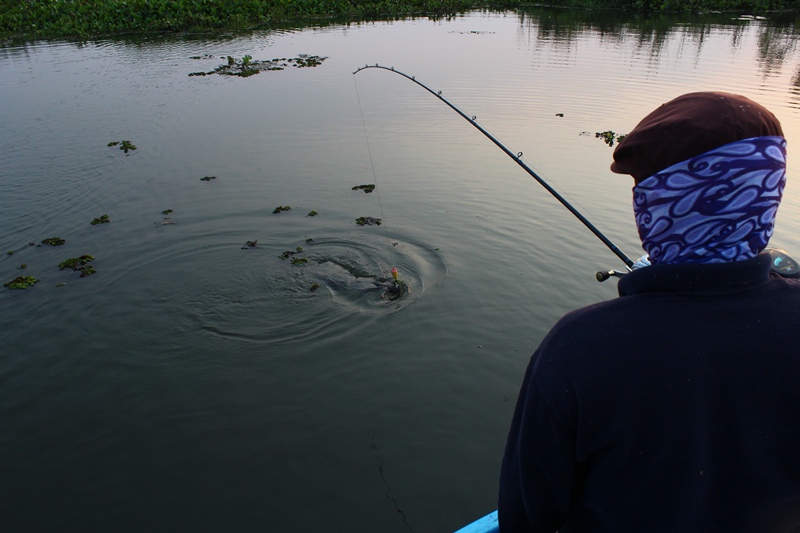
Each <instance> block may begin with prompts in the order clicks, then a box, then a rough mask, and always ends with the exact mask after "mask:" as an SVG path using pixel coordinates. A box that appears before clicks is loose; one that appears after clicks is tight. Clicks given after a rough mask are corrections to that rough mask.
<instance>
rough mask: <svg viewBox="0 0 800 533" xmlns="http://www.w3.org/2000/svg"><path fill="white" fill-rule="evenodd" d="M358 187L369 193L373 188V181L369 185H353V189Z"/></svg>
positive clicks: (355, 189)
mask: <svg viewBox="0 0 800 533" xmlns="http://www.w3.org/2000/svg"><path fill="white" fill-rule="evenodd" d="M359 189H361V190H363V191H364V192H365V193H367V194H369V193H371V192H372V191H374V190H375V184H374V183H370V184H369V185H356V186H355V187H353V190H354V191H357V190H359Z"/></svg>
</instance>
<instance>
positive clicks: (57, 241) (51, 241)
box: [42, 237, 67, 246]
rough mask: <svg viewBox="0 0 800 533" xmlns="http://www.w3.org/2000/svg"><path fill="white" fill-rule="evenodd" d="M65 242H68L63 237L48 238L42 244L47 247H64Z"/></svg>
mask: <svg viewBox="0 0 800 533" xmlns="http://www.w3.org/2000/svg"><path fill="white" fill-rule="evenodd" d="M65 242H67V241H65V240H64V239H62V238H61V237H48V238H46V239H42V244H44V245H46V246H62V245H63V244H64V243H65Z"/></svg>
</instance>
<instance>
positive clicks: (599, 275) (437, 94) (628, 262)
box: [353, 63, 634, 281]
mask: <svg viewBox="0 0 800 533" xmlns="http://www.w3.org/2000/svg"><path fill="white" fill-rule="evenodd" d="M368 68H378V69H383V70H388V71H390V72H394V73H395V74H399V75H400V76H403V77H404V78H406V79H409V80H411V81H413V82H414V83H416V84H417V85H419V86H420V87H422V88H423V89H425V90H426V91H428V92H429V93H431V94H432V95H434V96H435V97H436V98H438V99H439V100H441V101H442V102H444V103H445V104H447V105H448V106H449V107H450V109H452V110H453V111H455V112H456V113H458V114H459V115H461V116H462V117H463V118H464V120H466V121H467V122H469V123H470V124H472V125H473V126H475V127H476V128H477V129H478V131H480V132H481V133H483V134H484V135H486V137H488V138H489V140H491V141H492V142H493V143H494V144H495V145H497V147H498V148H500V149H501V150H502V151H503V152H505V153H506V155H508V157H510V158H511V159H513V160H514V161H516V163H517V164H518V165H519V166H521V167H522V168H523V169H524V170H525V172H527V173H528V174H530V175H531V177H533V179H535V180H536V181H537V182H539V185H541V186H542V187H544V188H545V190H547V192H549V193H550V194H552V195H553V196H554V197H555V199H556V200H558V201H559V202H561V205H563V206H564V207H566V208H567V209H568V210H569V212H570V213H572V214H573V215H575V217H576V218H577V219H578V220H580V221H581V222H583V225H584V226H586V227H587V228H589V230H590V231H591V232H592V233H594V234H595V236H596V237H597V238H598V239H600V240H601V241H602V242H603V244H605V245H606V246H607V247H608V248H609V249H610V250H611V251H612V252H614V254H615V255H616V256H617V257H619V258H620V259H621V260H622V262H623V263H625V266H626V268H627V270H628V271H630V270H631V269H632V268H633V265H634V262H633V260H632V259H631V258H630V257H628V256H627V255H625V254H624V253H623V252H622V250H620V249H619V248H618V247H617V245H616V244H614V243H613V242H611V241H610V240H609V238H608V237H606V236H605V235H603V233H602V232H601V231H600V230H599V229H597V228H596V227H595V225H594V224H592V223H591V222H589V220H588V219H587V218H586V217H584V216H583V215H582V214H581V213H580V212H579V211H578V210H577V209H575V208H574V207H573V206H572V204H570V203H569V202H568V201H567V200H566V199H565V198H564V197H563V196H561V195H560V194H559V193H558V191H556V190H555V189H554V188H553V187H551V186H550V185H549V184H548V183H547V182H546V181H545V180H544V179H542V177H540V176H539V175H538V174H537V173H536V172H534V170H533V169H532V168H531V167H529V166H528V165H527V164H526V163H525V161H523V160H522V152H518V153H514V152H512V151H511V150H509V149H508V148H506V146H505V145H504V144H503V143H501V142H500V141H499V140H497V139H496V138H495V137H494V136H493V135H492V134H491V133H489V132H488V131H486V130H485V129H484V128H483V127H482V126H481V125H480V124H478V123H477V122H476V121H475V119H476V118H477V117H475V116H474V115H473V116H471V117H470V116H468V115H467V114H466V113H464V112H463V111H461V110H460V109H459V108H458V107H456V106H455V105H453V104H452V103H450V101H448V100H447V99H446V98H445V97H444V96H442V91H434V90H433V89H431V88H430V87H428V86H427V85H425V84H424V83H422V82H420V81H418V80H417V79H416V78H415V77H414V76H409V75H408V74H405V73H403V72H400V71H399V70H395V69H394V67H384V66H382V65H379V64H377V63H376V64H374V65H365V66H363V67H360V68H358V69H356V70H355V71H354V72H353V75H354V76H355V75H356V74H358V73H359V72H361V71H362V70H365V69H368ZM623 274H624V273H623V272H617V271H615V270H610V271H608V272H598V273H597V280H598V281H605V280H606V279H608V278H609V277H611V276H620V275H623ZM601 278H602V279H601Z"/></svg>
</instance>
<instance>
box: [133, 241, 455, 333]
mask: <svg viewBox="0 0 800 533" xmlns="http://www.w3.org/2000/svg"><path fill="white" fill-rule="evenodd" d="M389 240H390V243H387V240H386V238H385V237H382V238H379V237H375V236H370V235H366V236H363V237H359V240H348V239H342V238H324V237H323V238H315V239H314V241H313V242H310V243H306V242H305V241H298V242H296V243H291V242H288V243H286V244H287V248H288V249H291V250H292V251H295V252H296V249H297V247H302V248H303V251H302V252H296V253H295V254H294V255H292V256H290V258H287V259H283V260H282V259H280V257H279V256H280V255H281V253H282V251H283V250H281V249H278V248H276V247H274V246H267V245H261V244H259V245H258V247H255V248H249V249H240V248H238V247H234V246H230V245H229V244H226V245H224V246H222V245H221V243H220V244H216V245H209V246H204V247H203V248H202V249H197V248H193V249H183V250H182V251H180V252H172V253H171V254H168V255H167V256H164V255H162V256H161V258H160V261H159V264H160V265H162V266H161V270H160V275H161V276H162V277H163V278H164V281H163V285H162V286H161V290H158V291H156V292H157V293H160V294H159V295H158V297H156V298H153V295H152V294H151V296H150V299H149V301H148V302H141V303H142V304H143V307H147V308H149V310H150V311H151V312H152V313H158V314H159V315H160V316H162V317H163V318H165V319H167V318H166V317H167V313H169V314H170V315H171V316H170V318H169V319H168V320H169V321H170V322H172V323H173V327H174V328H175V329H174V330H173V331H175V332H176V333H182V334H187V335H189V334H192V332H197V331H198V329H199V330H201V331H203V332H205V333H207V334H209V335H212V336H213V337H217V338H223V339H230V340H238V341H242V342H256V343H264V344H269V345H276V344H277V345H282V346H283V345H287V344H295V343H298V342H303V343H308V342H312V341H314V340H317V339H322V338H324V339H325V340H326V341H330V340H335V339H336V338H338V337H343V338H344V337H347V336H349V335H352V334H353V332H354V331H359V330H361V329H363V328H368V327H370V326H371V325H373V324H374V323H375V321H376V320H378V319H379V318H380V317H381V316H382V315H384V314H386V313H394V312H397V311H399V310H401V309H404V308H405V307H408V306H409V305H412V304H413V303H414V302H416V301H417V300H419V298H421V297H422V295H423V294H424V293H425V292H426V291H429V290H430V289H431V288H433V287H435V286H436V284H437V283H439V282H440V281H441V280H442V279H444V277H445V274H446V271H447V266H446V263H445V261H444V258H443V256H442V255H440V254H439V253H438V251H436V250H433V249H431V248H430V247H428V246H427V245H424V244H421V243H415V242H408V241H403V240H400V239H395V238H390V239H389ZM291 258H294V259H306V261H305V262H303V263H299V264H292V261H291ZM188 264H195V265H198V264H202V265H203V268H202V269H197V268H195V270H194V271H193V272H192V273H191V274H189V275H187V273H186V272H187V271H186V265H188ZM168 265H169V266H168ZM171 265H175V268H174V271H173V268H172V266H171ZM178 265H183V267H182V268H181V267H178ZM393 266H394V267H396V268H397V270H398V272H399V275H400V279H401V280H402V281H403V282H404V283H405V284H406V285H407V288H408V291H407V292H406V293H404V294H402V295H401V296H400V297H399V298H395V297H394V296H392V295H387V290H388V287H389V286H390V285H392V284H393V282H392V278H391V269H392V267H393ZM148 268H149V267H148V264H147V263H143V264H140V265H139V267H137V269H135V270H136V271H135V272H127V273H126V274H125V276H126V277H127V278H130V277H133V278H135V277H137V276H140V275H142V276H143V275H144V273H143V271H144V270H147V269H148ZM150 268H151V267H150ZM140 270H141V272H140ZM189 283H191V284H194V286H195V288H196V290H192V291H188V292H189V294H191V296H189V297H188V298H186V297H183V298H182V297H181V296H180V295H186V294H187V290H186V288H185V285H187V284H189ZM178 285H183V286H184V287H183V288H181V289H180V290H178V289H174V290H173V289H172V287H176V286H178ZM201 288H202V289H201ZM312 288H313V290H312Z"/></svg>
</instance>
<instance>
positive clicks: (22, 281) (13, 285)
mask: <svg viewBox="0 0 800 533" xmlns="http://www.w3.org/2000/svg"><path fill="white" fill-rule="evenodd" d="M37 283H39V280H38V279H36V278H34V277H33V276H17V277H16V278H14V279H12V280H11V281H7V282H6V283H3V287H8V288H9V289H12V290H13V289H20V290H22V289H27V288H28V287H33V286H34V285H35V284H37Z"/></svg>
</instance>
